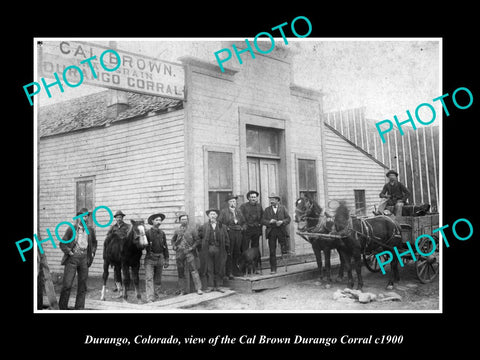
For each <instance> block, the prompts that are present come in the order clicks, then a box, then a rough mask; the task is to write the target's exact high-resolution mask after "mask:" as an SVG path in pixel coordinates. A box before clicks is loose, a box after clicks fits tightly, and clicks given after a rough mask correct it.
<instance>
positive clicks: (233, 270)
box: [218, 195, 246, 280]
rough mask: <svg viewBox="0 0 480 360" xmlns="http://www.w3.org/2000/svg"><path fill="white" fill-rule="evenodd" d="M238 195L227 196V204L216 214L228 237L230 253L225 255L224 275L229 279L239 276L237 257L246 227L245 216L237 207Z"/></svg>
mask: <svg viewBox="0 0 480 360" xmlns="http://www.w3.org/2000/svg"><path fill="white" fill-rule="evenodd" d="M237 199H238V196H234V195H231V196H229V197H227V202H228V206H227V207H226V208H224V209H222V211H220V215H219V216H218V222H219V223H221V224H223V225H225V226H226V227H227V231H228V238H229V239H230V251H231V255H229V256H228V257H227V264H226V275H227V276H228V277H229V279H230V280H233V276H241V275H242V274H241V273H240V269H239V268H238V264H237V262H238V259H239V258H240V254H241V248H242V243H243V232H244V230H245V228H246V224H245V218H244V217H243V215H242V212H241V211H240V210H239V209H238V207H237Z"/></svg>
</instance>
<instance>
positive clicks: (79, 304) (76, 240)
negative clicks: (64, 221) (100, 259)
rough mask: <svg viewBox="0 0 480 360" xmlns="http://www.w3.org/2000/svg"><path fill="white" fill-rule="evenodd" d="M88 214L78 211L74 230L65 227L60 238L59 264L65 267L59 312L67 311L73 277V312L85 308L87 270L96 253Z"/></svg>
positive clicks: (93, 231) (95, 244)
mask: <svg viewBox="0 0 480 360" xmlns="http://www.w3.org/2000/svg"><path fill="white" fill-rule="evenodd" d="M82 214H85V215H83V217H82V218H79V217H78V216H79V215H82ZM89 214H90V213H89V211H88V209H87V208H82V209H80V210H78V211H77V218H76V221H75V224H74V228H73V229H72V227H70V226H69V227H67V230H66V231H65V234H64V235H63V238H62V239H63V240H64V241H62V242H60V249H61V250H62V251H63V258H62V261H61V264H62V265H64V266H65V268H64V272H63V281H62V290H61V291H60V299H59V302H58V306H59V308H60V310H68V302H69V299H70V292H71V289H72V286H73V282H74V280H75V277H76V278H77V281H78V283H77V295H76V299H75V310H83V309H84V308H85V298H86V294H87V279H88V268H89V267H90V265H92V262H93V259H94V257H95V253H96V251H97V238H96V235H95V229H94V228H93V227H91V226H89V225H88V224H87V219H88V216H89Z"/></svg>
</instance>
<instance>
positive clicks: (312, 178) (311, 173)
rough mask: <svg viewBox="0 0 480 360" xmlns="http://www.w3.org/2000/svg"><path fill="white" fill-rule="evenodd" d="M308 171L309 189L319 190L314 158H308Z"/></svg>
mask: <svg viewBox="0 0 480 360" xmlns="http://www.w3.org/2000/svg"><path fill="white" fill-rule="evenodd" d="M306 173H307V188H308V190H317V173H316V171H315V161H314V160H306Z"/></svg>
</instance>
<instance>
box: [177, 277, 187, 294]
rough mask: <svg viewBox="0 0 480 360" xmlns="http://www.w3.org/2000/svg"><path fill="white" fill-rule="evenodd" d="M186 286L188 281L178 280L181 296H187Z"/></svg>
mask: <svg viewBox="0 0 480 360" xmlns="http://www.w3.org/2000/svg"><path fill="white" fill-rule="evenodd" d="M185 284H186V281H185V279H183V278H179V279H178V293H179V294H180V295H185V294H186V293H187V292H186V291H185Z"/></svg>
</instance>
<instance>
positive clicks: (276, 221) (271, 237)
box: [262, 194, 290, 274]
mask: <svg viewBox="0 0 480 360" xmlns="http://www.w3.org/2000/svg"><path fill="white" fill-rule="evenodd" d="M269 199H270V206H269V207H267V208H266V209H265V211H264V212H263V219H262V223H263V225H265V226H266V227H267V231H266V236H267V239H268V248H269V249H270V270H271V273H272V274H275V273H276V272H277V255H276V251H277V240H278V243H279V244H280V248H281V250H282V254H286V253H287V226H288V224H290V215H288V211H287V208H286V207H285V206H283V205H281V204H280V200H281V199H280V196H278V195H276V194H272V195H270V196H269Z"/></svg>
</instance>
